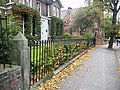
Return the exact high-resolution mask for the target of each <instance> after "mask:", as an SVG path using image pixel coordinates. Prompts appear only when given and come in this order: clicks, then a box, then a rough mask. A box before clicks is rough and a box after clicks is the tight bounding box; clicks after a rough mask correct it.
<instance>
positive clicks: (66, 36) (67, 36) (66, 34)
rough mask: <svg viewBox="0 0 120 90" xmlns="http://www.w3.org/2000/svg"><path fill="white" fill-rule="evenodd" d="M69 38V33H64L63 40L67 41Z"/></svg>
mask: <svg viewBox="0 0 120 90" xmlns="http://www.w3.org/2000/svg"><path fill="white" fill-rule="evenodd" d="M71 37H72V35H71V34H70V33H65V34H64V38H65V39H68V38H71Z"/></svg>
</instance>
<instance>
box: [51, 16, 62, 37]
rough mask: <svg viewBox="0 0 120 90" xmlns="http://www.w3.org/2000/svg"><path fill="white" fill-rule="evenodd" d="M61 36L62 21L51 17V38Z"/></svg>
mask: <svg viewBox="0 0 120 90" xmlns="http://www.w3.org/2000/svg"><path fill="white" fill-rule="evenodd" d="M61 36H63V21H62V20H61V19H59V18H57V17H54V16H53V17H51V37H52V38H56V37H61Z"/></svg>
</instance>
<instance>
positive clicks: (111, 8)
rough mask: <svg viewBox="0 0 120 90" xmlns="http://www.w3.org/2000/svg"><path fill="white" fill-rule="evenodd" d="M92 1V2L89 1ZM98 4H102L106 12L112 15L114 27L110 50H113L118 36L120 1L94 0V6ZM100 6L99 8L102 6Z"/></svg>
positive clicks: (111, 34)
mask: <svg viewBox="0 0 120 90" xmlns="http://www.w3.org/2000/svg"><path fill="white" fill-rule="evenodd" d="M88 1H91V0H88ZM96 3H97V4H98V3H102V4H101V5H103V7H104V11H106V10H107V11H108V12H110V13H112V20H111V22H112V26H113V27H114V28H113V31H112V32H111V33H110V41H109V45H108V48H112V47H113V41H114V38H115V35H116V22H117V14H118V12H119V11H120V0H93V4H96ZM101 5H99V6H101Z"/></svg>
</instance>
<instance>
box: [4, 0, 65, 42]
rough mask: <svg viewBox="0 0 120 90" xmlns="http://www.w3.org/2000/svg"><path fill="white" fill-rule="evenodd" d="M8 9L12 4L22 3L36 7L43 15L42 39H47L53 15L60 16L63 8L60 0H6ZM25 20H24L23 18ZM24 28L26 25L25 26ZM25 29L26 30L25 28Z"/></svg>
mask: <svg viewBox="0 0 120 90" xmlns="http://www.w3.org/2000/svg"><path fill="white" fill-rule="evenodd" d="M6 2H7V3H6V6H7V9H11V8H12V4H14V2H15V3H18V4H19V3H20V4H24V5H26V6H28V7H31V8H33V9H36V10H38V11H39V12H40V16H41V40H47V39H48V37H49V36H50V33H49V32H50V20H51V17H52V16H55V17H58V18H60V15H61V12H60V11H61V8H62V7H63V6H62V4H61V2H60V0H6ZM23 21H24V20H23ZM23 26H24V25H23ZM23 29H24V27H23ZM23 31H24V30H23ZM23 33H24V32H23Z"/></svg>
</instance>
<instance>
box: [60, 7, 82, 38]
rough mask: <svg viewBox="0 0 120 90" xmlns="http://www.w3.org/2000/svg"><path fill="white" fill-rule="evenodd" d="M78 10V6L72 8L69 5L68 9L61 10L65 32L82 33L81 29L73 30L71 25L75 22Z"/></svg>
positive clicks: (75, 34) (74, 34) (77, 34)
mask: <svg viewBox="0 0 120 90" xmlns="http://www.w3.org/2000/svg"><path fill="white" fill-rule="evenodd" d="M77 10H78V8H75V9H72V8H71V7H68V10H63V11H61V19H63V21H64V33H70V34H71V35H73V36H79V35H80V29H76V30H74V31H71V25H72V24H73V22H74V19H75V18H74V15H75V13H76V11H77Z"/></svg>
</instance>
